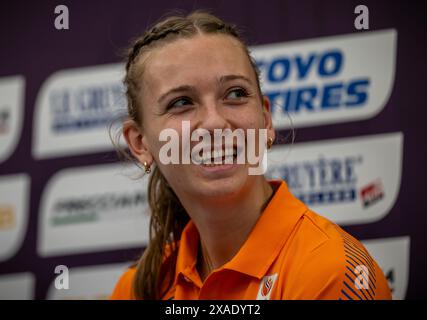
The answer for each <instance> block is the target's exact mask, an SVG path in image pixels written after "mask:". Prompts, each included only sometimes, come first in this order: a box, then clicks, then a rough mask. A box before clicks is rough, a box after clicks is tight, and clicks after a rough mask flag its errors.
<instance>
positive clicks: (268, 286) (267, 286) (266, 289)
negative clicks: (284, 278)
mask: <svg viewBox="0 0 427 320" xmlns="http://www.w3.org/2000/svg"><path fill="white" fill-rule="evenodd" d="M272 287H273V280H271V278H270V277H269V278H267V280H266V281H264V285H263V286H262V290H261V294H262V296H263V297H265V296H267V295H268V293H269V292H270V290H271V288H272Z"/></svg>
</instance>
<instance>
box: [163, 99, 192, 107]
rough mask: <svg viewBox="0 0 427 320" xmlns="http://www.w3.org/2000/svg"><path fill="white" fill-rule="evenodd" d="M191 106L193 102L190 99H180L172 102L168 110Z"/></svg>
mask: <svg viewBox="0 0 427 320" xmlns="http://www.w3.org/2000/svg"><path fill="white" fill-rule="evenodd" d="M189 104H192V102H191V100H190V99H188V98H179V99H176V100H174V101H172V102H171V103H170V104H169V105H168V108H167V109H168V110H169V109H171V108H176V107H178V108H179V107H183V106H185V105H189Z"/></svg>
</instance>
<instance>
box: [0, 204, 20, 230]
mask: <svg viewBox="0 0 427 320" xmlns="http://www.w3.org/2000/svg"><path fill="white" fill-rule="evenodd" d="M15 225H16V217H15V212H14V210H13V208H12V207H11V206H7V205H0V231H2V230H9V229H12V228H14V227H15Z"/></svg>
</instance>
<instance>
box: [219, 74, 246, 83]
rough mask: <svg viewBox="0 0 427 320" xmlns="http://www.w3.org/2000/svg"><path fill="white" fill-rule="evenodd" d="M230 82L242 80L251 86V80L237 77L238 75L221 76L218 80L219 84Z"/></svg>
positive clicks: (240, 76)
mask: <svg viewBox="0 0 427 320" xmlns="http://www.w3.org/2000/svg"><path fill="white" fill-rule="evenodd" d="M231 80H243V81H245V82H247V83H249V84H250V85H253V83H252V81H251V79H249V78H248V77H245V76H242V75H239V74H228V75H225V76H221V77H220V78H219V82H220V83H224V82H227V81H231Z"/></svg>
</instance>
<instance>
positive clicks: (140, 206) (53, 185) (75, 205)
mask: <svg viewBox="0 0 427 320" xmlns="http://www.w3.org/2000/svg"><path fill="white" fill-rule="evenodd" d="M131 170H136V169H135V168H134V167H133V166H124V165H122V164H113V165H111V164H110V165H97V166H90V167H80V168H73V169H65V170H63V171H59V172H58V173H57V174H55V175H54V176H53V177H52V178H51V180H50V181H49V182H48V183H47V185H46V188H45V190H44V192H43V194H42V198H41V201H40V214H39V232H38V235H39V239H38V246H37V248H38V252H39V254H40V255H41V256H52V255H57V254H72V253H76V252H77V253H78V252H90V251H100V250H113V249H120V248H128V247H132V246H141V247H143V246H144V245H145V244H146V243H147V241H148V224H149V208H148V203H147V194H146V190H147V177H144V178H142V179H137V180H135V179H131V176H132V172H131ZM76 234H77V235H79V236H78V237H76Z"/></svg>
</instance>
